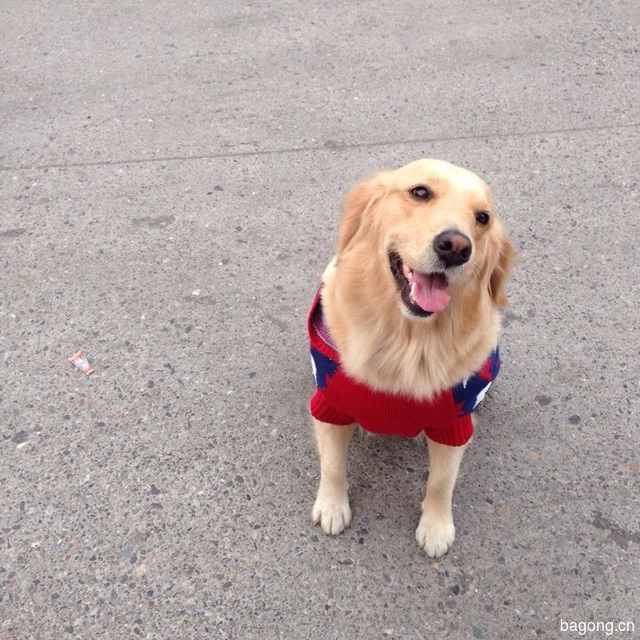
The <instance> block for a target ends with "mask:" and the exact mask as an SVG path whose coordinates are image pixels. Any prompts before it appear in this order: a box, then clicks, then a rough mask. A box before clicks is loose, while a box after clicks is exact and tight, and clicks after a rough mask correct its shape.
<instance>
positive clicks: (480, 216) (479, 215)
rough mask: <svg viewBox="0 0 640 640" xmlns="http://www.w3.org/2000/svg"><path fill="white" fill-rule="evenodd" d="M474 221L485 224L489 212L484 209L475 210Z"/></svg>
mask: <svg viewBox="0 0 640 640" xmlns="http://www.w3.org/2000/svg"><path fill="white" fill-rule="evenodd" d="M476 222H478V224H487V223H488V222H489V214H488V213H487V212H486V211H476Z"/></svg>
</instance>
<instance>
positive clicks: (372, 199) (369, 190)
mask: <svg viewBox="0 0 640 640" xmlns="http://www.w3.org/2000/svg"><path fill="white" fill-rule="evenodd" d="M382 175H383V174H378V175H376V176H373V177H372V178H370V179H369V180H365V181H363V182H359V183H358V184H356V185H355V186H354V187H352V188H351V190H350V191H349V193H348V194H347V197H346V199H345V201H344V213H343V216H342V222H341V223H340V231H339V233H338V247H337V249H336V253H337V255H338V256H339V255H340V254H341V253H342V252H343V251H344V250H345V249H346V248H347V246H348V245H349V243H350V242H351V240H352V239H353V238H354V236H355V235H356V234H357V233H358V230H359V229H360V227H361V226H362V225H363V224H364V222H365V220H366V219H367V218H368V217H369V214H370V212H371V208H372V207H373V206H374V205H375V203H376V202H378V201H379V200H380V199H381V198H382V196H383V195H384V185H383V183H382V180H381V177H382Z"/></svg>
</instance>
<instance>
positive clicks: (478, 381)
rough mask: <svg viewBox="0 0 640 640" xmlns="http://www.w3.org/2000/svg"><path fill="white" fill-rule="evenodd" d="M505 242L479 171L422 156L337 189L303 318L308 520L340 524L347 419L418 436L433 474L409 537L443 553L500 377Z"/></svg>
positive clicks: (509, 249) (345, 505) (345, 513)
mask: <svg viewBox="0 0 640 640" xmlns="http://www.w3.org/2000/svg"><path fill="white" fill-rule="evenodd" d="M513 254H514V249H513V246H512V244H511V242H510V241H509V239H508V237H507V235H506V233H505V231H504V228H503V226H502V224H501V222H500V220H499V219H498V217H497V216H496V213H495V211H494V205H493V200H492V196H491V191H490V189H489V187H488V186H487V184H486V183H485V182H484V181H483V180H482V179H481V178H479V177H478V176H477V175H476V174H474V173H472V172H471V171H468V170H467V169H463V168H461V167H458V166H456V165H453V164H450V163H448V162H445V161H443V160H433V159H422V160H417V161H415V162H411V163H410V164H407V165H406V166H404V167H402V168H400V169H396V170H390V171H382V172H380V173H378V174H376V175H374V176H373V177H371V178H370V179H368V180H365V181H364V182H361V183H359V184H357V185H356V186H354V187H353V188H352V189H351V191H350V192H349V193H348V195H347V198H346V201H345V206H344V215H343V218H342V222H341V225H340V229H339V234H338V243H337V249H336V253H335V256H334V258H333V259H332V260H331V262H330V263H329V265H328V267H327V268H326V270H325V271H324V274H323V276H322V281H321V286H320V289H319V291H318V293H317V294H316V297H315V299H314V301H313V303H312V305H311V309H310V311H309V315H308V318H307V328H308V331H309V336H310V349H311V356H312V365H313V372H314V377H315V382H316V389H315V392H314V393H313V395H312V396H311V400H310V403H309V404H310V412H311V415H312V419H313V423H314V433H315V440H316V445H317V450H318V453H319V457H320V484H319V488H318V494H317V498H316V500H315V503H314V505H313V509H312V518H313V521H314V522H315V523H316V524H318V523H319V524H320V526H321V527H322V530H323V531H324V532H325V533H327V534H332V535H335V534H338V533H340V532H341V531H343V530H344V529H345V527H347V526H349V524H350V522H351V508H350V506H349V498H348V491H347V490H348V484H347V452H348V448H349V443H350V440H351V437H352V435H353V433H354V430H355V428H356V425H357V424H359V425H360V426H361V427H362V428H363V429H365V430H368V431H372V432H374V433H381V434H395V435H401V436H407V437H413V436H416V435H419V434H420V433H421V432H424V434H425V435H426V438H427V446H428V451H429V462H430V471H429V477H428V481H427V486H426V494H425V498H424V500H423V502H422V515H421V517H420V521H419V524H418V528H417V529H416V540H417V542H418V544H419V545H420V547H421V548H423V549H424V551H425V552H426V553H427V555H428V556H430V557H434V558H436V557H440V556H442V555H444V554H445V553H446V552H447V551H448V550H449V548H450V547H451V545H452V543H453V540H454V537H455V526H454V522H453V516H452V507H451V499H452V494H453V488H454V484H455V481H456V477H457V474H458V469H459V466H460V462H461V460H462V456H463V454H464V451H465V448H466V446H467V443H468V442H469V440H470V439H471V436H472V433H473V424H474V422H473V419H472V417H471V411H473V409H475V407H476V405H477V404H478V403H479V402H480V400H481V399H482V398H483V397H484V394H485V393H486V391H487V389H488V388H489V385H490V384H491V382H492V380H493V379H494V378H495V376H496V375H497V373H498V369H499V367H500V358H499V351H498V334H499V330H500V312H499V308H500V307H502V306H504V305H506V304H507V298H506V296H505V282H506V279H507V276H508V274H509V271H510V268H511V264H512V260H513Z"/></svg>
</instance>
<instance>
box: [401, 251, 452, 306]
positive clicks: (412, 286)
mask: <svg viewBox="0 0 640 640" xmlns="http://www.w3.org/2000/svg"><path fill="white" fill-rule="evenodd" d="M389 266H390V268H391V273H392V274H393V277H394V278H395V281H396V282H397V283H398V286H399V287H400V297H401V299H402V302H403V303H404V305H405V306H406V308H407V309H408V311H410V312H411V313H412V314H413V315H416V316H419V317H422V318H426V317H428V316H430V315H431V314H433V313H435V312H436V311H442V309H444V308H445V307H446V306H447V304H448V303H449V300H450V299H451V296H450V295H449V294H448V293H447V286H448V285H449V280H448V279H447V276H446V275H445V274H444V273H438V272H436V273H421V272H420V271H415V270H414V269H411V268H410V267H408V266H407V265H406V264H405V263H404V262H403V260H402V258H401V257H400V255H399V254H398V253H396V252H395V251H391V252H389Z"/></svg>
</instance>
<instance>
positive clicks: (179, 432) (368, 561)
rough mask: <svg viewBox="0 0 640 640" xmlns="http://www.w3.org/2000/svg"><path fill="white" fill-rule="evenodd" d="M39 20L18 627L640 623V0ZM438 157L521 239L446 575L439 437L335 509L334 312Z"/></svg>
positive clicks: (23, 299) (26, 106)
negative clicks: (339, 282)
mask: <svg viewBox="0 0 640 640" xmlns="http://www.w3.org/2000/svg"><path fill="white" fill-rule="evenodd" d="M3 4H4V6H3V7H2V17H1V19H0V363H1V364H0V372H1V373H0V640H18V639H19V640H48V639H55V640H61V639H65V638H69V639H70V640H73V639H83V640H84V639H87V640H94V639H95V640H98V639H117V640H119V639H125V640H131V639H136V638H147V639H149V640H199V639H201V638H202V639H204V638H212V639H213V638H220V639H238V640H240V639H242V640H244V639H265V640H270V639H275V638H283V639H287V640H288V639H293V640H297V639H303V640H306V639H310V640H315V639H322V640H352V639H373V638H389V639H397V640H404V639H407V640H413V639H416V640H418V639H433V638H451V639H454V640H457V639H467V638H469V639H483V638H484V639H497V640H502V639H505V640H511V639H516V640H521V639H525V640H528V639H538V638H546V639H549V640H558V639H560V640H562V639H564V638H567V639H569V638H580V637H588V638H617V639H623V640H624V639H626V638H636V637H639V636H638V634H640V613H639V612H640V572H639V566H638V551H639V545H640V519H639V513H640V498H639V495H640V491H639V488H640V487H639V484H640V429H639V409H640V392H639V389H638V378H639V375H638V374H639V370H640V344H639V338H638V336H639V335H640V332H639V329H640V327H639V326H638V325H639V324H640V323H639V318H640V304H639V288H638V283H639V282H640V267H639V262H638V243H639V241H640V223H639V220H640V216H639V215H638V208H639V205H640V197H639V196H640V183H639V175H640V110H639V107H638V105H639V104H640V82H639V81H638V78H639V65H640V36H639V30H640V5H638V4H637V3H631V2H614V3H604V2H597V1H595V0H584V1H581V0H572V1H569V2H564V1H560V0H541V1H540V2H537V3H530V2H522V1H521V0H516V1H514V2H511V1H509V0H496V1H495V2H490V3H487V2H480V1H479V0H469V1H466V2H462V1H461V0H443V2H439V3H433V2H418V1H416V0H414V1H402V2H387V1H377V2H373V1H370V0H364V1H362V2H326V3H318V2H303V1H302V0H269V1H268V2H238V3H233V2H226V3H223V2H220V1H219V0H211V1H209V2H205V1H203V0H191V1H190V2H187V3H183V4H179V3H175V2H168V1H167V0H156V2H153V3H151V2H148V1H146V0H142V1H141V2H137V3H134V2H130V1H127V0H112V1H111V2H109V3H105V2H103V3H101V2H85V1H81V0H67V1H64V0H41V1H38V2H36V1H35V0H27V1H26V2H20V3H18V2H5V3H3ZM420 157H437V158H443V159H446V160H450V161H452V162H455V163H457V164H461V165H463V166H466V167H468V168H470V169H472V170H474V171H475V172H477V173H478V174H480V175H481V176H482V177H483V178H485V179H486V180H487V182H489V184H490V185H491V187H492V189H493V192H494V196H495V199H496V203H497V207H498V211H499V213H500V215H501V217H502V219H503V220H504V222H505V226H506V228H507V229H508V231H509V234H510V236H511V238H512V240H513V242H514V244H515V245H516V247H517V250H518V256H517V262H516V265H515V268H514V271H513V275H512V278H511V281H510V284H509V287H508V294H509V298H510V305H509V307H508V308H507V309H506V310H505V313H504V331H503V336H502V339H501V355H502V370H501V373H500V376H499V378H498V380H497V381H496V383H495V385H494V387H493V388H492V391H491V393H490V397H489V398H488V399H487V400H486V401H485V403H484V407H483V408H482V410H481V412H480V415H479V421H480V424H479V427H478V429H477V430H476V435H475V438H474V441H473V443H472V445H471V446H470V448H469V449H468V452H467V454H466V456H465V459H464V461H463V465H462V470H461V476H460V478H459V481H458V485H457V489H456V492H455V496H454V517H455V520H456V525H457V537H456V541H455V543H454V547H453V549H452V550H451V551H450V552H449V553H448V555H447V556H445V557H444V558H442V559H440V560H438V561H434V560H431V559H429V558H427V557H426V556H425V554H424V553H423V552H421V550H420V549H419V548H418V546H417V544H416V542H415V540H414V530H415V527H416V525H417V522H418V517H419V505H420V501H421V499H422V493H423V490H424V482H425V479H426V476H427V457H426V450H425V446H424V443H423V442H415V441H413V440H403V439H391V438H384V437H368V436H364V435H359V436H357V437H356V438H355V439H354V442H353V444H352V449H351V458H350V477H351V487H352V488H351V500H352V508H353V523H352V526H351V527H350V528H349V529H348V530H347V531H346V532H344V533H343V534H342V535H339V536H337V537H335V538H330V537H326V536H324V535H323V534H322V533H321V531H320V529H319V528H318V527H314V526H313V524H312V523H311V521H310V510H311V506H312V503H313V499H314V494H315V490H316V487H317V482H318V467H317V460H316V455H315V451H314V445H313V441H312V437H311V428H310V422H309V418H308V415H307V400H308V396H309V394H310V393H311V391H312V388H313V379H312V376H311V369H310V362H309V357H308V351H307V342H306V336H305V327H304V319H305V314H306V311H307V307H308V305H309V303H310V301H311V298H312V295H313V293H314V292H315V289H316V287H317V284H318V280H319V278H320V275H321V273H322V270H323V268H324V265H325V264H326V263H327V262H328V260H329V259H330V258H331V255H332V252H333V248H334V242H335V236H336V226H337V223H338V220H339V215H340V206H341V202H342V199H343V197H344V195H345V193H346V191H347V189H348V188H349V186H350V185H351V184H353V183H354V182H355V181H357V180H359V179H361V178H363V177H365V176H368V175H369V174H370V173H372V172H373V171H375V170H377V169H380V168H387V167H395V166H400V165H402V164H405V163H406V162H409V161H411V160H413V159H416V158H420ZM78 350H82V351H83V353H84V354H85V355H86V357H87V359H88V361H89V362H90V363H91V365H92V366H93V369H94V371H93V373H91V374H90V375H86V374H85V373H83V372H81V371H80V370H79V369H77V368H75V367H74V366H73V364H71V363H70V361H69V357H71V356H72V355H73V354H74V353H75V352H77V351H78ZM634 630H635V632H634Z"/></svg>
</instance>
